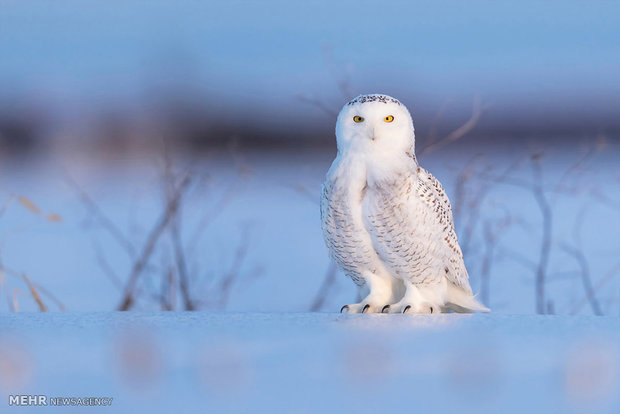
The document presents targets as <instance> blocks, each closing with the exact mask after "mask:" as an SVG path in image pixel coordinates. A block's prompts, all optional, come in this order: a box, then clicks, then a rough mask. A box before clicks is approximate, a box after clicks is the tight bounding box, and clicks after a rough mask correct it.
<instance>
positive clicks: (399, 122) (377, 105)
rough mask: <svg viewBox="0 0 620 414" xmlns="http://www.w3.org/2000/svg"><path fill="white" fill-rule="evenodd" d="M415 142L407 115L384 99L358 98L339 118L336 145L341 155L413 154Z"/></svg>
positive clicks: (375, 97) (395, 103)
mask: <svg viewBox="0 0 620 414" xmlns="http://www.w3.org/2000/svg"><path fill="white" fill-rule="evenodd" d="M414 139H415V138H414V129H413V121H412V120H411V115H410V114H409V111H408V110H407V108H405V106H404V105H403V104H401V103H400V102H399V101H398V100H396V99H394V98H392V97H389V96H387V95H360V96H358V97H357V98H355V99H353V100H352V101H350V102H349V103H347V104H346V105H345V106H344V107H343V108H342V110H341V111H340V114H339V115H338V121H337V123H336V141H337V143H338V152H339V153H340V154H342V155H347V154H350V153H362V154H369V155H370V154H377V153H383V154H386V155H391V154H394V155H396V154H405V153H407V152H410V153H411V154H413V148H414Z"/></svg>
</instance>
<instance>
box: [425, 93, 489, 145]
mask: <svg viewBox="0 0 620 414" xmlns="http://www.w3.org/2000/svg"><path fill="white" fill-rule="evenodd" d="M481 115H482V106H481V104H480V97H479V96H478V95H476V96H474V103H473V109H472V114H471V117H470V118H469V119H468V120H467V122H465V123H464V124H463V125H461V126H460V127H458V128H457V129H455V130H454V131H452V132H451V133H449V134H448V135H446V136H445V137H443V138H441V139H439V140H436V141H434V142H429V143H428V144H427V145H425V146H424V147H423V148H422V149H421V151H419V152H418V157H422V156H423V155H426V154H428V153H430V152H432V151H436V150H438V149H440V148H443V147H445V146H446V145H448V144H451V143H453V142H455V141H458V140H459V139H461V138H463V137H464V136H465V135H466V134H467V133H468V132H470V131H471V130H472V129H474V127H475V126H476V125H477V124H478V121H479V120H480V116H481Z"/></svg>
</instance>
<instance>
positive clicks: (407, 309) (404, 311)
mask: <svg viewBox="0 0 620 414" xmlns="http://www.w3.org/2000/svg"><path fill="white" fill-rule="evenodd" d="M409 309H411V305H407V306H405V309H403V313H407V312H409Z"/></svg>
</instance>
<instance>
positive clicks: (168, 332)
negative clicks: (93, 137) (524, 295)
mask: <svg viewBox="0 0 620 414" xmlns="http://www.w3.org/2000/svg"><path fill="white" fill-rule="evenodd" d="M7 361H10V363H7ZM619 373H620V319H618V318H613V317H590V316H577V317H560V316H524V315H520V316H511V315H498V314H488V315H486V314H484V315H483V314H475V315H459V314H445V315H340V314H327V313H204V312H196V313H117V312H109V313H53V314H39V313H20V314H2V315H1V316H0V394H1V395H0V401H2V403H1V405H0V407H2V408H1V409H0V411H1V412H22V413H23V412H33V413H43V412H67V411H68V412H93V413H95V412H108V413H111V412H132V413H170V412H177V411H179V410H181V411H182V412H184V413H192V412H196V413H335V412H338V413H378V412H385V413H387V412H411V413H418V412H428V413H441V412H446V413H448V412H450V413H455V412H459V413H468V412H476V413H485V412H488V413H499V412H501V413H524V412H526V413H581V412H583V413H585V412H588V413H595V412H601V413H617V412H619V411H620V395H619V390H620V374H619ZM9 374H10V375H9ZM10 394H38V395H47V396H49V397H53V396H63V397H113V403H112V407H88V408H81V409H80V408H75V409H72V410H67V409H65V410H62V409H60V408H58V407H9V409H8V410H7V408H6V407H7V401H8V395H10Z"/></svg>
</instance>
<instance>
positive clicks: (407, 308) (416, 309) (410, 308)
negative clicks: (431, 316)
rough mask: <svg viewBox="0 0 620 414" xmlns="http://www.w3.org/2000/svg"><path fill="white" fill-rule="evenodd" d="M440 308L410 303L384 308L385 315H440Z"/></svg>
mask: <svg viewBox="0 0 620 414" xmlns="http://www.w3.org/2000/svg"><path fill="white" fill-rule="evenodd" d="M440 312H441V310H439V307H438V306H433V305H431V304H429V303H423V304H420V305H415V304H409V303H395V304H394V305H387V306H385V307H384V308H383V313H440Z"/></svg>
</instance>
